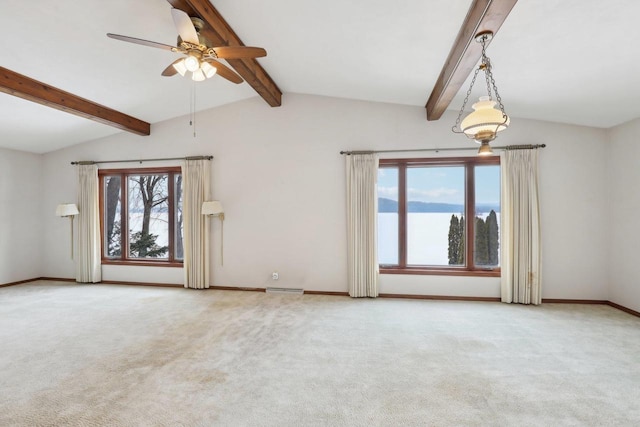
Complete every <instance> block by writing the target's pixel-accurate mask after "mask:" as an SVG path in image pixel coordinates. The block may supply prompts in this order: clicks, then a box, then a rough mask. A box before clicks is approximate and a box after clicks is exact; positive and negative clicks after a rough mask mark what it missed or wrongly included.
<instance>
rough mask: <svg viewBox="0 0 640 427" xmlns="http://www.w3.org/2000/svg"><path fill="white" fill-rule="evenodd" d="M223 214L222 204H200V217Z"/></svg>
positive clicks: (217, 202)
mask: <svg viewBox="0 0 640 427" xmlns="http://www.w3.org/2000/svg"><path fill="white" fill-rule="evenodd" d="M221 213H224V209H223V208H222V203H220V201H218V200H211V201H209V202H203V203H202V215H219V214H221Z"/></svg>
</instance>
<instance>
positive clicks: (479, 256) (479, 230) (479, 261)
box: [475, 217, 489, 265]
mask: <svg viewBox="0 0 640 427" xmlns="http://www.w3.org/2000/svg"><path fill="white" fill-rule="evenodd" d="M475 226H476V229H475V233H476V245H475V261H476V265H489V245H488V242H487V240H488V239H487V224H486V223H485V222H484V220H483V219H482V218H480V217H476V224H475Z"/></svg>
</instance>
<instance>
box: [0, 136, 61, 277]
mask: <svg viewBox="0 0 640 427" xmlns="http://www.w3.org/2000/svg"><path fill="white" fill-rule="evenodd" d="M41 168H42V157H41V156H40V155H37V154H29V153H25V152H21V151H14V150H7V149H2V148H0V284H5V283H11V282H18V281H21V280H29V279H34V278H38V277H40V276H41V261H42V256H41V248H42V244H41V242H42V240H43V239H42V234H43V232H45V231H46V230H45V229H44V228H43V227H42V224H41V222H40V218H41V215H42V207H43V205H42V203H41V200H40V196H41V194H42V188H41V182H42V179H41V178H42V172H41ZM54 213H55V206H54V208H53V210H52V211H50V214H51V215H53V214H54ZM67 226H68V224H67ZM67 230H68V229H67ZM61 238H62V237H61ZM68 238H69V237H67V239H68Z"/></svg>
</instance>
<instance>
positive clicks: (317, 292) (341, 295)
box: [304, 289, 349, 297]
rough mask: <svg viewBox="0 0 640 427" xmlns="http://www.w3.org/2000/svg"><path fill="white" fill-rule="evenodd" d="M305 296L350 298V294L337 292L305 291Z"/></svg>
mask: <svg viewBox="0 0 640 427" xmlns="http://www.w3.org/2000/svg"><path fill="white" fill-rule="evenodd" d="M304 294H305V295H332V296H335V297H348V296H349V292H335V291H308V290H306V289H305V290H304Z"/></svg>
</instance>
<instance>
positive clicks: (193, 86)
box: [189, 81, 196, 138]
mask: <svg viewBox="0 0 640 427" xmlns="http://www.w3.org/2000/svg"><path fill="white" fill-rule="evenodd" d="M190 104H191V105H190V106H189V107H190V108H189V109H190V111H189V116H190V120H189V125H190V126H193V137H194V138H195V137H196V82H195V81H192V82H191V103H190Z"/></svg>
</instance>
